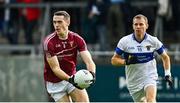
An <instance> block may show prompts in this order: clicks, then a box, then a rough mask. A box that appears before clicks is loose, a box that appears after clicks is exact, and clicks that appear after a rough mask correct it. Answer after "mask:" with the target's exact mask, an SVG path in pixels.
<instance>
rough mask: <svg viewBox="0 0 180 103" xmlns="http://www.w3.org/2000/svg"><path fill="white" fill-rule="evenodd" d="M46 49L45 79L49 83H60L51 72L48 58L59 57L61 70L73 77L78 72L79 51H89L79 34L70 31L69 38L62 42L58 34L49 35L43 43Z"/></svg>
mask: <svg viewBox="0 0 180 103" xmlns="http://www.w3.org/2000/svg"><path fill="white" fill-rule="evenodd" d="M43 49H44V63H45V66H44V79H45V81H49V82H54V83H56V82H60V81H61V79H60V78H58V77H57V76H56V75H55V74H54V73H53V71H52V70H51V68H50V66H49V64H48V62H47V60H46V56H47V57H52V56H55V55H56V56H57V57H58V61H59V65H60V68H61V69H62V70H63V71H64V72H65V73H67V74H68V75H70V76H71V75H73V74H74V73H75V72H76V64H77V54H78V51H79V52H80V51H85V50H87V46H86V43H85V41H84V39H83V38H82V37H80V36H79V35H78V34H76V33H74V32H71V31H69V33H68V38H67V39H66V40H61V39H60V38H59V37H58V35H57V34H56V32H54V33H52V34H50V35H48V36H47V37H46V38H45V40H44V42H43Z"/></svg>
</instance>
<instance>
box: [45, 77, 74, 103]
mask: <svg viewBox="0 0 180 103" xmlns="http://www.w3.org/2000/svg"><path fill="white" fill-rule="evenodd" d="M46 88H47V92H48V93H49V94H50V95H51V97H52V98H53V99H54V100H55V101H56V102H57V101H58V100H59V99H61V98H62V97H63V96H65V95H66V94H69V93H71V92H72V91H73V90H74V89H75V88H76V87H74V86H73V85H72V84H71V83H69V82H67V81H65V80H63V81H60V82H58V83H52V82H48V81H46Z"/></svg>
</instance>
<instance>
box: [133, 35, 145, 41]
mask: <svg viewBox="0 0 180 103" xmlns="http://www.w3.org/2000/svg"><path fill="white" fill-rule="evenodd" d="M135 38H136V40H137V41H139V42H140V41H142V40H143V39H144V35H135Z"/></svg>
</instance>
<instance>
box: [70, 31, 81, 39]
mask: <svg viewBox="0 0 180 103" xmlns="http://www.w3.org/2000/svg"><path fill="white" fill-rule="evenodd" d="M69 36H70V37H74V38H79V39H83V38H82V37H81V36H80V35H79V34H78V33H75V32H72V31H69Z"/></svg>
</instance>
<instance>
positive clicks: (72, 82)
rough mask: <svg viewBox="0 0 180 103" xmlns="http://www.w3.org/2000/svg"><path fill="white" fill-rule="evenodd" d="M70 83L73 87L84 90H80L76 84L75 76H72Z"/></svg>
mask: <svg viewBox="0 0 180 103" xmlns="http://www.w3.org/2000/svg"><path fill="white" fill-rule="evenodd" d="M68 82H69V83H71V84H72V85H74V86H75V87H76V88H78V89H80V90H82V89H83V88H80V87H79V86H78V85H77V83H75V82H74V75H72V76H71V77H70V78H69V80H68Z"/></svg>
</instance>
